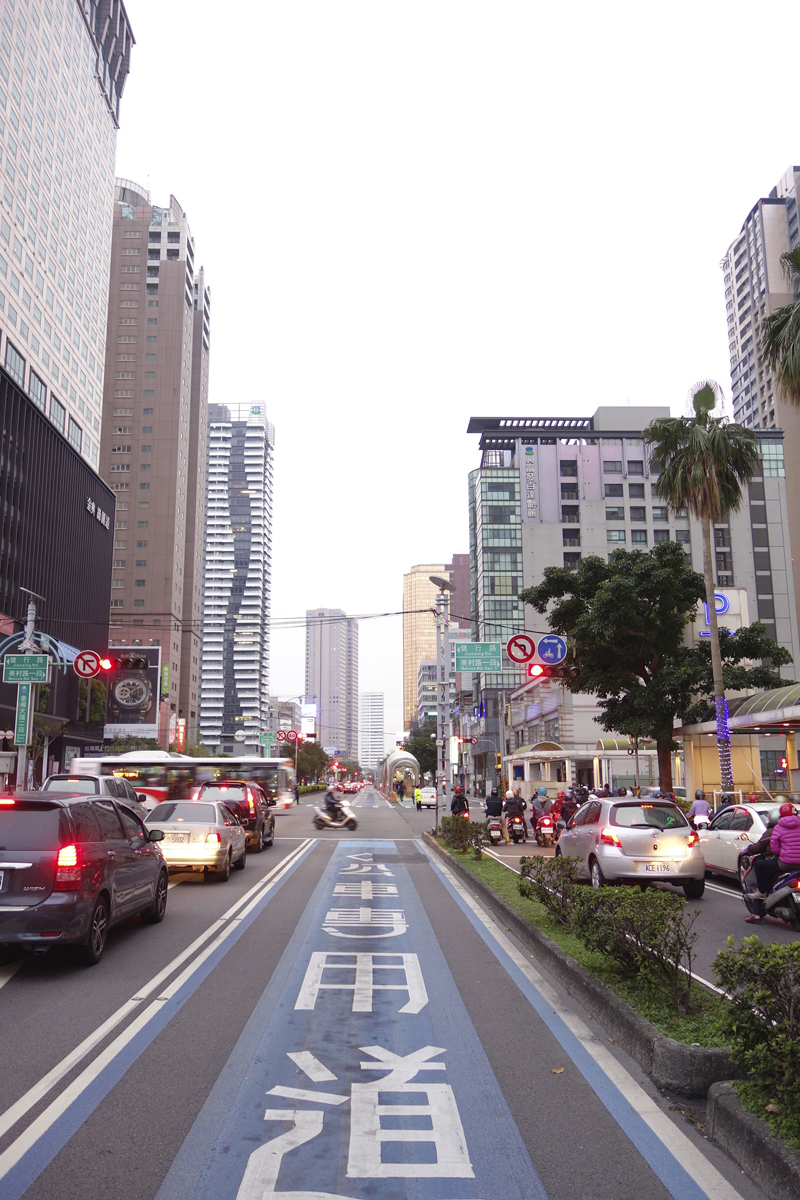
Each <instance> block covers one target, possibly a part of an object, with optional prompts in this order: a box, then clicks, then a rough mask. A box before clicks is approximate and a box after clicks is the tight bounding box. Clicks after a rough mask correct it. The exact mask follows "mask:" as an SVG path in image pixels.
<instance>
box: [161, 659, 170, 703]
mask: <svg viewBox="0 0 800 1200" xmlns="http://www.w3.org/2000/svg"><path fill="white" fill-rule="evenodd" d="M161 695H162V696H165V697H166V696H169V663H162V664H161Z"/></svg>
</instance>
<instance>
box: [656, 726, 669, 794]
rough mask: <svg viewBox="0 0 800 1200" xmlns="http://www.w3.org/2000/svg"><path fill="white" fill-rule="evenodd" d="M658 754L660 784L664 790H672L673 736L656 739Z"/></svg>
mask: <svg viewBox="0 0 800 1200" xmlns="http://www.w3.org/2000/svg"><path fill="white" fill-rule="evenodd" d="M656 752H657V754H658V786H659V787H660V788H661V791H662V792H671V791H672V738H671V737H669V738H659V739H658V740H657V741H656Z"/></svg>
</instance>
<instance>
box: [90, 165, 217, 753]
mask: <svg viewBox="0 0 800 1200" xmlns="http://www.w3.org/2000/svg"><path fill="white" fill-rule="evenodd" d="M210 321H211V296H210V292H209V289H208V287H207V286H206V282H205V274H204V272H203V269H202V267H201V268H200V269H199V270H198V269H197V268H196V267H195V249H194V240H193V238H192V235H191V232H190V229H189V224H188V221H187V218H186V214H185V213H184V211H183V209H182V208H181V206H180V205H179V204H178V202H177V200H176V199H175V197H174V196H171V197H170V203H169V207H168V208H160V207H159V206H158V205H155V204H152V203H151V202H150V194H149V192H147V191H146V190H145V189H144V188H141V187H139V186H138V185H137V184H135V183H133V182H132V181H130V180H127V179H120V180H118V181H117V187H116V193H115V203H114V233H113V239H112V251H111V284H110V291H109V302H108V346H107V350H106V381H107V386H106V399H105V406H104V409H103V433H102V444H101V462H100V473H101V475H102V476H103V478H104V479H106V480H107V482H108V483H109V484H110V486H111V487H112V488H113V489H114V491H115V492H116V495H117V511H116V529H115V541H114V549H115V555H114V577H113V580H112V585H111V586H112V592H111V596H112V599H111V628H110V637H111V641H112V644H117V645H125V646H129V645H135V644H139V643H141V644H142V645H160V646H161V647H162V664H163V666H164V667H165V668H166V670H165V671H164V680H163V685H162V695H163V697H164V699H165V701H166V703H167V704H168V713H169V714H170V715H171V714H172V713H175V714H176V715H177V716H178V717H179V718H181V717H182V718H183V719H184V720H185V721H186V740H187V742H194V741H195V740H196V737H197V712H198V701H199V696H200V687H199V679H200V623H201V607H202V605H201V602H202V596H201V591H202V571H203V532H204V509H205V479H206V422H207V408H208V365H209V349H210V336H211V332H210Z"/></svg>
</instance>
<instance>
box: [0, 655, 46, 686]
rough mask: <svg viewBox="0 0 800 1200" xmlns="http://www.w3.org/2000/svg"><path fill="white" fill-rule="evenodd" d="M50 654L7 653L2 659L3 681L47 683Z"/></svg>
mask: <svg viewBox="0 0 800 1200" xmlns="http://www.w3.org/2000/svg"><path fill="white" fill-rule="evenodd" d="M49 682H50V656H49V655H47V654H7V655H6V656H5V658H4V659H3V683H49Z"/></svg>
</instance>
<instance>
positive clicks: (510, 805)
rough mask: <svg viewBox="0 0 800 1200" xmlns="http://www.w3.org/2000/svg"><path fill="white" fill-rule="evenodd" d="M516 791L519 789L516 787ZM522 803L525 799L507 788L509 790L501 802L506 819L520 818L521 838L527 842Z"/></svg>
mask: <svg viewBox="0 0 800 1200" xmlns="http://www.w3.org/2000/svg"><path fill="white" fill-rule="evenodd" d="M517 791H519V789H517ZM524 803H525V801H524V800H523V799H522V798H521V796H519V795H514V793H513V792H512V791H511V789H510V788H509V790H508V791H507V792H506V799H505V803H504V804H503V808H504V809H505V813H506V820H507V821H509V822H511V821H513V819H514V817H521V818H522V840H523V842H527V840H528V831H527V829H526V828H525V815H524V808H523V805H524Z"/></svg>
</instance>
